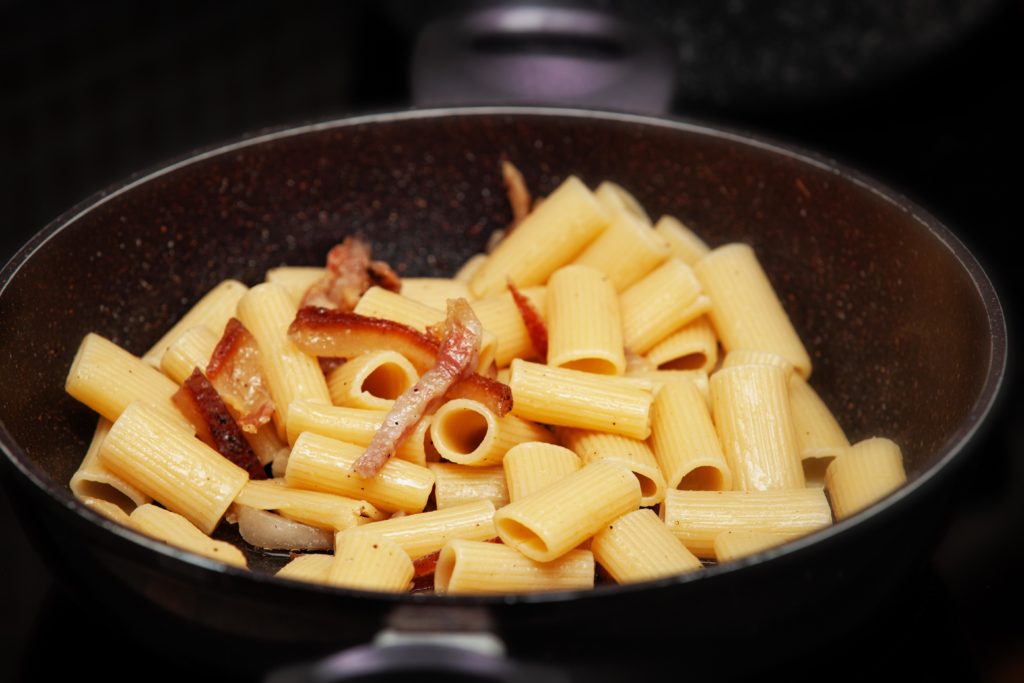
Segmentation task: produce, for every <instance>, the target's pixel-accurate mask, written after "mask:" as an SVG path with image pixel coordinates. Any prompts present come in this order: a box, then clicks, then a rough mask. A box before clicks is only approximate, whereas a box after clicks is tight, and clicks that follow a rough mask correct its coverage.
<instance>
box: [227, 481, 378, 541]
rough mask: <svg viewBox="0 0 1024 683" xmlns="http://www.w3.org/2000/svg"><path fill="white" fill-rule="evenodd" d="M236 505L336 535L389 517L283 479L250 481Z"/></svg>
mask: <svg viewBox="0 0 1024 683" xmlns="http://www.w3.org/2000/svg"><path fill="white" fill-rule="evenodd" d="M235 502H236V503H238V504H239V505H245V506H246V507H251V508H255V509H257V510H271V511H274V512H277V513H278V514H279V515H281V516H282V517H287V518H288V519H291V520H294V521H296V522H301V523H302V524H308V525H310V526H315V527H317V528H320V529H334V530H335V531H341V530H342V529H350V528H352V527H354V526H359V525H360V524H366V523H367V522H371V521H378V520H381V519H384V518H385V517H386V515H385V513H383V512H381V511H380V510H378V509H377V508H375V507H374V506H373V505H371V504H370V503H367V502H366V501H365V500H356V499H355V498H348V497H345V496H338V495H335V494H333V493H324V492H323V491H305V490H303V489H296V488H292V487H290V486H288V485H287V484H286V483H285V482H284V480H282V479H263V480H252V481H249V482H247V483H246V484H245V486H244V487H242V490H241V492H239V494H238V497H237V498H235Z"/></svg>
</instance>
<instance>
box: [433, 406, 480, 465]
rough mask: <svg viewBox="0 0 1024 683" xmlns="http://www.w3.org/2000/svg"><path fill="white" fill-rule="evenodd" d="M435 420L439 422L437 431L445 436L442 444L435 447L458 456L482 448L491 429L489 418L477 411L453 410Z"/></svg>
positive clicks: (436, 417)
mask: <svg viewBox="0 0 1024 683" xmlns="http://www.w3.org/2000/svg"><path fill="white" fill-rule="evenodd" d="M434 419H435V420H439V424H438V425H437V429H438V430H440V433H441V434H443V435H444V436H443V441H442V444H435V445H439V446H442V447H443V449H445V450H448V451H449V452H451V453H453V454H457V455H469V454H470V453H473V452H474V451H475V450H476V449H478V448H480V445H481V444H482V443H483V442H484V439H485V438H486V437H487V432H488V430H489V429H490V424H489V423H488V422H487V418H486V417H484V416H483V415H481V414H480V413H478V412H476V411H475V410H453V411H450V412H447V413H445V414H444V415H441V416H435V417H434ZM442 454H443V451H442Z"/></svg>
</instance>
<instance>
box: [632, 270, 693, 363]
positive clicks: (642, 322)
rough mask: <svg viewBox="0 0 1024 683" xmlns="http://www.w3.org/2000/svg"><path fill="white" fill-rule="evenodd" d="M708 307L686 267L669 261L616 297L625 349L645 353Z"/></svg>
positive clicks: (691, 271) (691, 273)
mask: <svg viewBox="0 0 1024 683" xmlns="http://www.w3.org/2000/svg"><path fill="white" fill-rule="evenodd" d="M709 306H710V302H709V301H708V300H707V297H705V296H703V295H702V294H701V287H700V283H699V282H698V281H697V277H696V276H695V275H694V274H693V270H692V269H691V268H690V266H688V265H686V264H685V263H683V262H682V261H680V260H679V259H669V260H668V261H666V262H665V263H663V264H662V265H661V266H659V267H658V268H656V269H655V270H654V271H652V272H651V273H649V274H648V275H647V276H646V277H644V278H643V279H642V280H640V281H638V282H637V283H636V284H634V285H633V286H632V287H630V288H629V289H627V290H625V291H624V292H622V294H621V295H620V296H619V307H620V308H621V309H622V331H623V335H624V337H625V341H626V346H628V347H629V349H630V350H631V351H633V352H634V353H640V354H644V353H647V352H648V351H649V350H650V349H651V348H652V347H653V346H654V345H655V344H657V343H658V342H660V341H662V340H663V339H665V338H666V337H667V336H669V335H670V334H672V333H673V332H674V331H676V330H678V329H679V328H680V327H682V326H683V325H685V324H687V323H689V322H691V321H693V320H695V319H696V318H698V317H700V316H701V315H703V314H704V313H706V312H707V311H708V307H709Z"/></svg>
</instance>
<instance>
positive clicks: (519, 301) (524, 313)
mask: <svg viewBox="0 0 1024 683" xmlns="http://www.w3.org/2000/svg"><path fill="white" fill-rule="evenodd" d="M508 291H510V292H512V300H513V301H515V302H516V308H518V309H519V316H520V317H521V318H522V319H523V324H524V325H526V333H527V334H529V335H530V344H531V345H532V346H533V350H534V351H536V352H537V355H538V356H539V357H540V358H541V360H544V359H546V358H547V357H548V328H547V325H545V324H544V319H543V318H541V317H540V313H538V312H537V309H536V308H534V307H533V303H532V302H531V301H530V300H529V299H527V298H526V297H525V296H524V295H523V293H522V292H520V291H519V290H518V289H516V286H515V285H514V284H512V280H509V281H508Z"/></svg>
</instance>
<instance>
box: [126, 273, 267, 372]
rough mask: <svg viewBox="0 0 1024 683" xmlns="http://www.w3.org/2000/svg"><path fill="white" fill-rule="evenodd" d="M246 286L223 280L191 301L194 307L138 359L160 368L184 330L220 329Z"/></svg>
mask: <svg viewBox="0 0 1024 683" xmlns="http://www.w3.org/2000/svg"><path fill="white" fill-rule="evenodd" d="M246 291H247V288H246V286H245V285H243V284H242V283H241V282H239V281H238V280H224V281H223V282H221V283H220V284H218V285H217V286H216V287H214V288H213V289H211V290H210V291H209V292H207V293H206V294H204V295H203V297H202V298H201V299H200V300H199V301H197V302H196V303H195V305H194V306H192V308H191V309H190V310H189V311H188V313H186V314H185V315H184V316H182V317H181V318H180V319H179V320H178V322H176V323H175V324H174V327H172V328H171V329H170V330H168V331H167V333H166V334H164V336H163V337H161V338H160V341H158V342H157V343H156V344H154V345H153V346H152V348H150V349H149V351H147V352H146V354H145V355H144V356H143V357H142V360H143V361H145V362H146V363H148V364H149V365H151V366H153V367H154V368H157V367H160V359H161V358H163V356H164V353H165V352H166V351H167V348H168V347H169V346H170V345H171V344H173V343H174V342H175V341H176V340H177V338H178V337H179V336H180V335H181V334H182V333H183V332H185V331H186V330H190V329H192V328H193V327H199V326H201V325H202V326H205V327H209V328H210V329H211V330H213V331H214V332H220V331H221V330H223V329H224V326H225V325H227V323H228V320H230V319H231V318H232V317H233V316H234V315H235V307H236V306H237V305H238V302H239V301H240V300H241V298H242V296H243V295H245V292H246Z"/></svg>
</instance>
